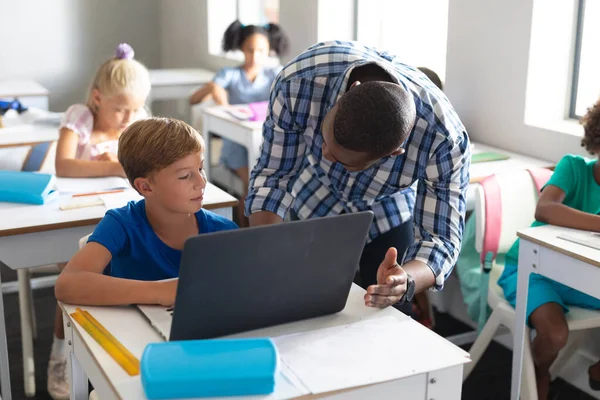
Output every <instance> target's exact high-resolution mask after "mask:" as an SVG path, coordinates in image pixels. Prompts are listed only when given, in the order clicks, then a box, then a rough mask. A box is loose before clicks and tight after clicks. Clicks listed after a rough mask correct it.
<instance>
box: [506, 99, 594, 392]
mask: <svg viewBox="0 0 600 400" xmlns="http://www.w3.org/2000/svg"><path fill="white" fill-rule="evenodd" d="M583 127H584V132H585V134H584V137H583V140H582V143H581V144H582V146H585V148H586V149H587V150H588V151H589V152H590V153H591V154H594V155H596V159H594V160H587V159H585V158H583V157H580V156H574V155H567V156H564V157H563V158H562V159H561V160H560V162H559V163H558V164H557V165H556V169H555V170H554V174H553V175H552V177H551V178H550V180H549V181H548V183H547V184H546V186H545V187H544V189H543V191H542V193H541V195H540V198H539V200H538V203H537V207H536V210H535V218H536V221H535V222H534V223H533V226H540V225H545V224H552V225H557V226H564V227H567V228H574V229H582V230H586V231H596V232H600V216H599V215H598V214H599V213H600V163H599V162H598V158H597V157H598V155H600V101H599V102H598V103H596V105H594V106H593V107H592V108H590V109H589V110H588V113H587V115H586V116H585V117H584V119H583ZM518 258H519V240H517V241H516V242H515V243H514V244H513V246H512V247H511V249H510V250H509V251H508V253H506V256H505V267H504V272H503V273H502V276H501V277H500V279H498V285H500V287H502V289H503V290H504V296H505V297H506V300H508V302H509V303H510V304H512V306H513V307H514V306H515V302H516V297H517V265H518ZM565 273H566V274H568V273H570V272H569V271H567V270H565ZM569 305H573V306H578V307H584V308H591V309H600V299H596V298H594V297H592V296H589V295H587V294H585V293H582V292H579V291H577V290H575V289H572V288H570V287H568V286H566V285H563V284H561V283H558V282H555V281H553V280H551V279H549V278H546V277H544V276H541V275H537V274H531V277H530V278H529V296H528V300H527V322H528V324H529V326H531V327H533V328H535V330H536V332H537V335H536V337H535V339H534V340H533V341H532V344H531V350H532V353H533V360H534V364H535V370H536V371H535V372H536V378H537V387H538V394H539V398H540V399H545V398H547V397H548V392H549V386H550V372H549V368H550V366H551V365H552V363H553V362H554V360H555V359H556V357H557V355H558V352H559V351H560V350H561V349H562V348H563V347H564V346H565V345H566V343H567V338H568V336H569V328H568V326H567V320H566V318H565V313H567V312H568V311H569V308H568V306H569ZM588 374H589V382H590V386H591V387H592V389H595V390H600V362H598V363H596V364H594V365H593V366H591V367H590V368H589V369H588Z"/></svg>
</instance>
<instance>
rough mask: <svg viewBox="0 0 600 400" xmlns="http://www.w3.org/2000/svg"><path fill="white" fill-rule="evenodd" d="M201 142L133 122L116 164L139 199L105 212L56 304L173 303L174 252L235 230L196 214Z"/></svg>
mask: <svg viewBox="0 0 600 400" xmlns="http://www.w3.org/2000/svg"><path fill="white" fill-rule="evenodd" d="M203 148H204V143H203V141H202V137H201V136H200V135H199V134H198V132H196V130H194V129H193V128H192V127H191V126H189V125H188V124H186V123H184V122H182V121H178V120H174V119H169V118H150V119H145V120H141V121H138V122H135V123H133V124H132V125H131V126H130V127H129V128H127V129H126V130H125V131H124V132H123V134H122V135H121V137H120V139H119V162H120V163H121V165H122V166H123V169H124V170H125V174H126V175H127V178H128V179H129V182H131V185H132V186H133V187H134V188H135V189H136V190H137V191H138V192H139V193H140V194H141V195H142V196H143V197H144V199H142V200H139V201H136V202H133V201H132V202H130V203H129V204H127V205H126V206H125V207H122V208H119V209H114V210H109V211H108V212H107V213H106V215H105V216H104V218H103V219H102V221H100V223H99V224H98V226H97V227H96V229H95V230H94V233H93V234H92V235H91V236H90V238H89V239H88V242H87V244H86V245H85V247H84V248H82V249H81V250H80V251H79V252H78V253H77V254H75V256H73V258H72V259H71V260H70V261H69V263H68V264H67V266H66V268H65V269H64V271H63V272H62V273H61V274H60V276H59V278H58V280H57V281H56V287H55V293H56V298H57V299H58V300H61V301H64V302H66V303H72V304H83V305H122V304H162V305H172V304H174V302H175V292H176V288H177V279H173V280H168V281H163V280H164V279H168V278H176V277H177V276H178V275H179V263H180V260H181V251H182V249H183V245H184V243H185V241H186V240H187V239H188V238H189V237H191V236H195V235H198V234H201V233H209V232H216V231H222V230H228V229H236V228H237V226H236V225H235V224H234V223H233V222H232V221H230V220H228V219H225V218H223V217H220V216H218V215H216V214H214V213H211V212H210V211H206V210H203V209H201V207H202V198H203V195H204V188H205V187H206V175H205V174H204V171H203V169H202V166H203V163H204V158H203V155H202V152H203Z"/></svg>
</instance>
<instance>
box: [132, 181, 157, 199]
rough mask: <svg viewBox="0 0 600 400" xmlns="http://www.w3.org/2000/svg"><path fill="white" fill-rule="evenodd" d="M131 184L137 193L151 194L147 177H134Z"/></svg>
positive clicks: (150, 186)
mask: <svg viewBox="0 0 600 400" xmlns="http://www.w3.org/2000/svg"><path fill="white" fill-rule="evenodd" d="M133 186H134V187H135V189H136V190H137V191H138V193H139V194H141V195H142V196H144V197H146V196H148V195H150V194H152V192H153V190H152V184H151V182H150V179H148V178H135V180H134V181H133Z"/></svg>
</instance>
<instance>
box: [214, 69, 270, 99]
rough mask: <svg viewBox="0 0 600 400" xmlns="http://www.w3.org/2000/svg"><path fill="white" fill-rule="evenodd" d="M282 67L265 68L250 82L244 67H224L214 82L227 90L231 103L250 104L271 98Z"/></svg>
mask: <svg viewBox="0 0 600 400" xmlns="http://www.w3.org/2000/svg"><path fill="white" fill-rule="evenodd" d="M279 71H281V67H275V68H263V69H262V70H261V71H260V72H259V73H258V75H257V76H256V79H254V82H250V81H249V80H248V78H247V77H246V73H245V72H244V69H243V68H242V67H233V68H223V69H222V70H220V71H219V72H217V74H216V75H215V77H214V78H213V82H214V83H216V84H217V85H219V86H221V87H222V88H223V89H225V90H227V95H228V100H229V104H248V103H255V102H258V101H267V100H269V91H270V90H271V85H272V84H273V81H274V80H275V77H276V76H277V74H278V73H279Z"/></svg>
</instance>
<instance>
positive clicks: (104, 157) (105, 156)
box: [96, 153, 119, 162]
mask: <svg viewBox="0 0 600 400" xmlns="http://www.w3.org/2000/svg"><path fill="white" fill-rule="evenodd" d="M96 160H98V161H113V162H119V158H118V157H117V155H116V154H114V153H102V154H100V155H99V156H98V157H97V158H96Z"/></svg>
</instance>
